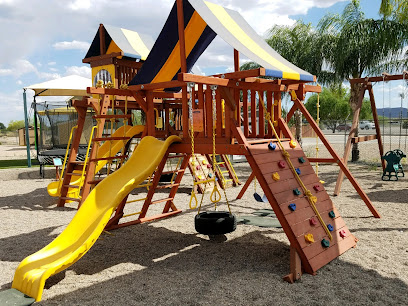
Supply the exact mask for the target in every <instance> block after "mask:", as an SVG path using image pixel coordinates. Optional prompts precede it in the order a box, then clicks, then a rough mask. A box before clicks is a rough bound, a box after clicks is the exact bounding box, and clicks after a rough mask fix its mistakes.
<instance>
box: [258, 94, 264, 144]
mask: <svg viewBox="0 0 408 306" xmlns="http://www.w3.org/2000/svg"><path fill="white" fill-rule="evenodd" d="M264 93H265V92H264V91H258V95H259V96H260V97H261V98H260V99H259V103H262V102H261V101H263V102H264V103H265V98H264V97H265V95H264ZM258 110H259V116H258V120H259V133H258V134H259V137H261V138H263V137H265V117H264V108H263V107H262V105H259V106H258Z"/></svg>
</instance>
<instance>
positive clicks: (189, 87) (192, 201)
mask: <svg viewBox="0 0 408 306" xmlns="http://www.w3.org/2000/svg"><path fill="white" fill-rule="evenodd" d="M194 86H195V83H194V82H189V83H187V90H188V92H189V96H190V97H189V100H188V116H189V119H190V137H191V158H192V162H193V163H194V162H196V163H197V164H198V159H197V157H196V155H195V151H194V146H195V145H194V124H193V97H192V89H193V88H194ZM191 169H192V175H193V178H194V177H196V174H195V167H194V165H193V167H191ZM204 177H205V180H204V181H199V182H194V183H193V188H192V189H191V196H190V201H189V203H188V205H189V207H190V209H195V208H197V205H198V199H197V195H196V192H195V191H194V188H195V186H196V185H198V184H205V185H204V190H203V194H202V196H201V200H200V207H201V203H202V202H203V198H204V194H205V191H206V189H207V184H208V183H210V182H212V181H214V179H208V177H207V175H206V174H205V172H204Z"/></svg>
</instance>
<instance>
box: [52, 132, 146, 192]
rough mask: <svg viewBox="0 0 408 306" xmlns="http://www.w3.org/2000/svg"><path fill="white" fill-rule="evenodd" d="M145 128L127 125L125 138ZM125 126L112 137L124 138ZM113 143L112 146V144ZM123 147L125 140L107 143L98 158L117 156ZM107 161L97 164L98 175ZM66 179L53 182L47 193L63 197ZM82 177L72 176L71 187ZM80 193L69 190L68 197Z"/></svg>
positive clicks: (77, 183) (75, 189)
mask: <svg viewBox="0 0 408 306" xmlns="http://www.w3.org/2000/svg"><path fill="white" fill-rule="evenodd" d="M144 128H145V126H144V125H136V126H131V125H126V134H125V137H129V138H132V137H133V136H135V135H136V134H139V133H141V132H143V130H144ZM124 130H125V126H121V127H120V128H118V129H117V130H116V131H115V133H113V134H112V137H123V136H124ZM110 143H111V144H110ZM122 147H123V140H113V141H105V142H104V143H103V144H102V145H101V147H100V148H98V155H97V158H103V157H111V156H115V155H116V154H117V153H118V152H119V151H120V150H121V149H122ZM107 162H108V161H107V160H99V161H98V162H97V164H96V168H95V174H96V173H98V172H99V171H100V170H101V169H102V168H103V167H104V166H105V165H106V164H107ZM74 172H78V173H80V171H78V170H76V171H74ZM63 179H64V178H60V180H59V181H56V182H51V183H49V184H48V187H47V191H48V194H49V195H50V196H52V197H59V196H60V195H61V186H62V180H63ZM80 180H81V179H80V177H78V176H71V182H70V183H69V184H70V185H76V186H78V185H79V183H80ZM77 192H78V189H77V188H69V189H68V193H67V196H68V197H75V194H76V193H77Z"/></svg>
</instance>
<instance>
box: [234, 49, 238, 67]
mask: <svg viewBox="0 0 408 306" xmlns="http://www.w3.org/2000/svg"><path fill="white" fill-rule="evenodd" d="M234 71H235V72H237V71H239V51H238V50H237V49H234Z"/></svg>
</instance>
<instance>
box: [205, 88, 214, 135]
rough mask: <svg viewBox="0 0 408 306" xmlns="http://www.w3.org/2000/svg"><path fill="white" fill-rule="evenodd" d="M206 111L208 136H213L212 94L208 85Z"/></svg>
mask: <svg viewBox="0 0 408 306" xmlns="http://www.w3.org/2000/svg"><path fill="white" fill-rule="evenodd" d="M205 113H206V125H205V126H206V128H207V137H212V129H213V123H214V122H213V112H212V96H211V89H210V88H209V87H207V89H206V91H205Z"/></svg>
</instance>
